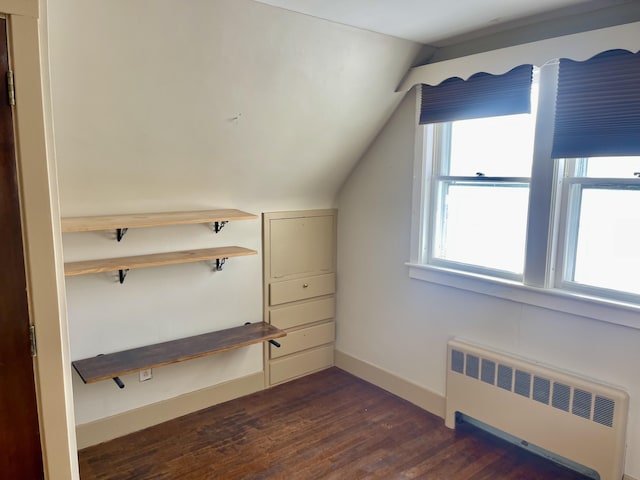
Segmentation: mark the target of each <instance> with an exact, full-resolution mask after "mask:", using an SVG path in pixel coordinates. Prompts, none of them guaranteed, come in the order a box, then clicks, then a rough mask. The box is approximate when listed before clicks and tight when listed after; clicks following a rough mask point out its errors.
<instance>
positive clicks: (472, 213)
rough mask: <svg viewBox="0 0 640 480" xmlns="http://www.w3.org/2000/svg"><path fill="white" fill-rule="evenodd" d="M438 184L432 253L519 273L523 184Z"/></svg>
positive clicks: (526, 190) (524, 199)
mask: <svg viewBox="0 0 640 480" xmlns="http://www.w3.org/2000/svg"><path fill="white" fill-rule="evenodd" d="M441 188H442V190H443V197H442V199H443V200H442V202H443V204H442V205H441V208H440V217H439V218H438V228H437V232H438V235H437V238H436V239H435V244H434V247H435V248H434V256H435V257H436V258H441V259H444V260H450V261H454V262H460V263H466V264H470V265H477V266H480V267H485V268H491V269H496V270H504V271H507V272H512V273H516V274H522V269H523V265H524V250H525V237H526V227H527V204H528V200H529V187H528V185H527V184H500V185H499V186H496V185H495V184H491V185H487V184H484V185H482V184H480V185H473V184H472V185H469V184H468V183H466V184H464V183H456V182H441Z"/></svg>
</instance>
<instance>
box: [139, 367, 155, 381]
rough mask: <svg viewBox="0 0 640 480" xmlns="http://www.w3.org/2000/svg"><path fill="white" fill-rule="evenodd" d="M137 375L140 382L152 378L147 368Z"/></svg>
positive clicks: (151, 373)
mask: <svg viewBox="0 0 640 480" xmlns="http://www.w3.org/2000/svg"><path fill="white" fill-rule="evenodd" d="M139 374H140V381H141V382H146V381H147V380H151V379H152V378H153V372H152V371H151V369H150V368H147V369H146V370H140V373H139Z"/></svg>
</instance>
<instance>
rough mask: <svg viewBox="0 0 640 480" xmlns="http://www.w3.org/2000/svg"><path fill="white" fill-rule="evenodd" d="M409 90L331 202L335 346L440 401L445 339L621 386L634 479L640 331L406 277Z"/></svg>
mask: <svg viewBox="0 0 640 480" xmlns="http://www.w3.org/2000/svg"><path fill="white" fill-rule="evenodd" d="M414 91H415V89H414V90H412V91H411V92H410V93H409V94H408V95H407V97H406V98H405V100H404V101H403V102H402V104H401V105H400V106H399V108H398V110H397V111H396V112H395V114H394V115H393V117H392V119H391V120H390V121H389V123H388V124H387V126H386V127H385V128H384V129H383V130H382V132H381V133H380V135H379V136H378V138H377V139H376V140H375V141H374V143H373V144H372V146H371V148H370V149H369V151H368V152H367V153H366V154H365V156H364V157H363V158H362V159H361V161H360V162H359V164H358V165H357V167H356V168H355V169H354V171H353V172H352V174H351V176H350V177H349V178H348V180H347V181H346V183H345V184H344V186H343V188H342V190H341V192H340V194H339V197H338V208H339V211H340V215H339V226H338V246H339V248H338V293H337V301H338V306H337V326H338V332H337V343H336V349H337V350H340V351H342V352H344V353H346V354H348V355H351V356H353V357H356V358H358V359H360V360H364V361H366V362H369V363H371V364H373V365H375V366H377V367H379V368H382V369H385V370H388V371H390V372H392V373H394V374H396V375H397V376H399V377H401V378H404V379H406V380H409V381H411V382H414V383H416V384H418V385H420V386H422V387H424V388H426V389H428V390H431V391H433V392H435V393H437V394H440V395H444V392H445V370H446V343H447V341H448V340H449V339H450V338H451V337H453V336H459V337H462V338H465V339H468V340H472V341H475V342H479V343H482V344H485V345H488V346H492V347H495V348H499V349H502V350H506V351H510V352H513V353H515V354H518V355H522V356H525V357H529V358H532V359H535V360H538V361H541V362H544V363H549V364H553V365H557V366H559V367H562V368H564V369H568V370H571V371H575V372H578V373H580V374H583V375H587V376H589V377H593V378H599V379H602V380H605V381H607V382H610V383H613V384H617V385H620V386H622V387H624V388H625V389H626V390H627V391H628V392H629V394H630V396H631V413H630V418H629V427H628V449H627V462H626V473H627V474H628V475H631V476H633V477H636V478H640V427H639V425H640V423H639V422H640V376H638V372H637V369H638V365H640V348H639V346H640V330H636V329H631V328H627V327H621V326H616V325H612V324H608V323H604V322H600V321H596V320H591V319H589V318H585V317H578V316H573V315H569V314H564V313H559V312H555V311H552V310H545V309H541V308H537V307H532V306H528V305H524V304H520V303H516V302H511V301H506V300H501V299H498V298H495V297H489V296H484V295H480V294H475V293H471V292H467V291H462V290H457V289H454V288H449V287H444V286H439V285H435V284H430V283H427V282H423V281H420V280H414V279H410V278H409V274H408V267H406V266H405V262H406V261H408V259H409V243H410V236H409V235H410V230H411V188H412V174H413V171H412V170H413V155H414V134H415V124H416V112H415V93H414ZM614 314H615V312H613V311H612V315H614ZM639 320H640V318H639ZM639 324H640V323H639Z"/></svg>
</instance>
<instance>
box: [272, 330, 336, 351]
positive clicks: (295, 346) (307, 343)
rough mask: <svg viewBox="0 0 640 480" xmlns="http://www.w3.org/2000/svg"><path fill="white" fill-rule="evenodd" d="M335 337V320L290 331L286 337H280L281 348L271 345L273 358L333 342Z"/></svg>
mask: <svg viewBox="0 0 640 480" xmlns="http://www.w3.org/2000/svg"><path fill="white" fill-rule="evenodd" d="M335 338H336V324H335V322H328V323H323V324H322V325H314V326H313V327H309V328H303V329H300V330H295V331H293V332H288V333H287V336H286V337H283V338H280V339H278V342H280V345H281V347H280V348H278V347H274V346H273V345H269V348H270V349H271V358H279V357H284V356H285V355H289V354H291V353H295V352H299V351H301V350H306V349H308V348H312V347H317V346H318V345H324V344H326V343H331V342H333V341H334V340H335Z"/></svg>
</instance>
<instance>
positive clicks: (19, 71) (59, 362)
mask: <svg viewBox="0 0 640 480" xmlns="http://www.w3.org/2000/svg"><path fill="white" fill-rule="evenodd" d="M0 13H2V14H3V15H4V16H5V17H6V18H7V24H8V39H7V40H8V44H9V57H10V63H11V65H12V69H13V72H14V77H15V89H16V106H15V107H14V128H15V136H16V139H15V145H16V161H17V168H18V187H19V190H20V206H21V209H20V210H21V216H22V230H23V231H22V234H23V241H24V254H25V267H26V275H27V291H28V295H29V316H30V318H31V322H32V324H34V325H35V327H36V339H37V343H38V355H37V356H36V358H35V359H34V370H35V377H36V378H35V383H36V390H37V392H36V393H37V402H38V417H39V425H40V436H41V442H42V455H43V464H44V470H45V478H47V479H51V480H54V479H59V478H65V479H67V478H68V479H71V480H78V479H79V474H78V460H77V451H76V448H77V447H76V437H75V421H74V413H73V391H72V386H71V385H72V383H71V362H70V358H69V341H68V323H67V317H66V302H65V290H64V264H63V260H62V236H61V233H60V214H59V208H58V204H59V201H58V185H57V175H56V164H55V155H54V150H53V130H52V127H51V125H52V115H51V97H50V83H49V71H48V42H47V36H48V35H47V21H46V13H47V12H46V0H0ZM41 52H42V59H41V57H40V53H41ZM1 95H3V93H2V92H0V96H1Z"/></svg>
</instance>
